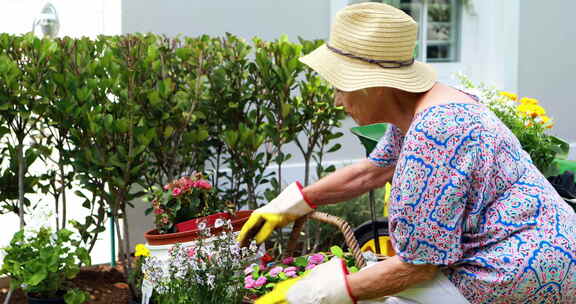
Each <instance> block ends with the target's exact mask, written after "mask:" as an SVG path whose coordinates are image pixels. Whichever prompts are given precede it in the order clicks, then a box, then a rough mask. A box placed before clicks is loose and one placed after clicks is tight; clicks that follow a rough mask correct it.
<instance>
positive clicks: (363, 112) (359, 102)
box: [334, 88, 383, 126]
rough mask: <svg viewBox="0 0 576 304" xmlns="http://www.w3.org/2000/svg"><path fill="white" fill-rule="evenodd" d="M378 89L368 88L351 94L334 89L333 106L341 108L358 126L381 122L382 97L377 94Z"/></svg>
mask: <svg viewBox="0 0 576 304" xmlns="http://www.w3.org/2000/svg"><path fill="white" fill-rule="evenodd" d="M378 89H379V88H368V89H361V90H357V91H352V92H344V91H341V90H338V89H335V90H336V93H335V95H334V104H335V105H336V106H343V107H344V111H346V113H348V115H350V117H352V119H354V121H356V123H357V124H358V125H360V126H365V125H369V124H373V123H377V122H381V121H382V119H381V117H380V116H381V115H382V114H383V113H382V111H381V109H380V107H382V100H381V98H382V97H381V96H380V94H378Z"/></svg>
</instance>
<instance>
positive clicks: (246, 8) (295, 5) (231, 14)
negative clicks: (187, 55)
mask: <svg viewBox="0 0 576 304" xmlns="http://www.w3.org/2000/svg"><path fill="white" fill-rule="evenodd" d="M329 14H330V9H329V4H328V1H326V0H321V1H319V0H314V1H309V0H292V1H270V0H245V1H222V0H219V1H218V0H214V1H190V0H170V1H158V0H124V1H123V8H122V24H123V32H124V33H133V32H144V33H146V32H153V33H160V34H166V35H168V36H175V35H178V34H183V35H186V36H197V35H201V34H208V35H213V36H221V35H223V34H225V33H226V32H230V33H233V34H235V35H238V36H241V37H244V38H247V39H249V38H252V37H253V36H259V37H261V38H263V39H266V40H271V39H275V38H278V37H279V36H280V35H281V34H286V35H288V36H289V37H290V38H291V39H294V40H295V39H296V38H297V37H298V36H303V37H305V38H326V37H327V26H328V22H329V19H328V18H329Z"/></svg>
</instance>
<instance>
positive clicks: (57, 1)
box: [0, 0, 121, 38]
mask: <svg viewBox="0 0 576 304" xmlns="http://www.w3.org/2000/svg"><path fill="white" fill-rule="evenodd" d="M45 3H46V1H45V0H2V1H0V32H5V33H12V34H23V33H27V32H29V31H31V30H32V23H33V22H34V19H35V18H36V16H37V15H38V14H39V13H40V11H41V10H42V8H43V7H44V4H45ZM50 3H52V4H53V5H54V6H55V8H56V11H57V13H58V17H59V18H60V32H59V36H71V37H81V36H87V37H91V38H94V37H96V36H97V35H99V34H108V35H114V34H119V33H120V26H121V24H120V16H121V10H120V7H121V1H119V0H52V1H50Z"/></svg>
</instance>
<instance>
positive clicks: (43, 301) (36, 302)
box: [28, 295, 66, 304]
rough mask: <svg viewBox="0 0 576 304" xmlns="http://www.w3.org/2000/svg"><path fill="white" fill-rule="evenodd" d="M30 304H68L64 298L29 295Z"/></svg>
mask: <svg viewBox="0 0 576 304" xmlns="http://www.w3.org/2000/svg"><path fill="white" fill-rule="evenodd" d="M28 304H66V302H65V301H64V298H48V299H47V298H35V297H32V296H30V295H28Z"/></svg>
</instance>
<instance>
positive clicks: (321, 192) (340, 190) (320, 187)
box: [302, 159, 394, 205]
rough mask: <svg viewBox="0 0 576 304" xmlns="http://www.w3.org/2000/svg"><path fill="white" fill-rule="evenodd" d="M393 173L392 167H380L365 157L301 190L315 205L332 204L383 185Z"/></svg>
mask: <svg viewBox="0 0 576 304" xmlns="http://www.w3.org/2000/svg"><path fill="white" fill-rule="evenodd" d="M393 174H394V167H388V168H380V167H378V166H376V165H374V164H373V163H372V162H371V161H370V160H367V159H366V160H362V161H360V162H358V163H356V164H353V165H350V166H347V167H344V168H341V169H338V170H336V171H335V172H333V173H331V174H329V175H327V176H326V177H324V178H322V179H321V180H319V181H317V182H316V183H314V184H312V185H310V186H308V187H306V188H304V189H303V190H302V192H303V193H304V196H306V198H307V199H308V200H310V201H311V202H312V203H314V204H315V205H326V204H334V203H338V202H341V201H346V200H349V199H352V198H354V197H357V196H359V195H361V194H364V193H366V192H368V191H370V190H372V189H374V188H378V187H382V186H384V185H385V184H386V182H388V181H390V180H392V175H393Z"/></svg>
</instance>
